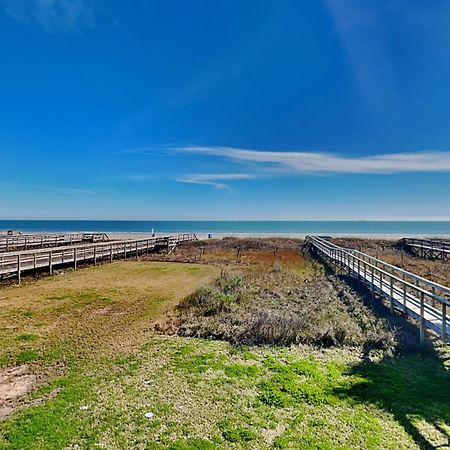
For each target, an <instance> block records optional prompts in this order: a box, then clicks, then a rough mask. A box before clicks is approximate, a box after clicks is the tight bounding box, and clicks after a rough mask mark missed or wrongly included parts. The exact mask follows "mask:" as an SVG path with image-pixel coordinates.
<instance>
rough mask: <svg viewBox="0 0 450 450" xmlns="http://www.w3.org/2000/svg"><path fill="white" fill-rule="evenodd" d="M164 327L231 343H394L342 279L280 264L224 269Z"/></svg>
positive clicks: (390, 333)
mask: <svg viewBox="0 0 450 450" xmlns="http://www.w3.org/2000/svg"><path fill="white" fill-rule="evenodd" d="M178 309H179V313H178V315H177V316H176V317H174V318H171V319H169V321H168V324H167V327H166V331H170V332H173V331H175V332H177V333H178V334H180V335H183V336H197V337H208V338H218V339H225V340H227V341H230V342H232V343H233V344H238V345H242V344H246V345H260V344H267V345H290V344H299V343H306V344H315V345H320V346H342V345H349V346H363V347H364V348H365V349H366V350H370V349H375V348H379V349H384V350H389V351H392V350H393V348H394V347H395V338H394V333H393V331H392V330H391V328H390V326H389V324H388V323H387V322H386V321H384V320H383V319H380V318H378V317H377V316H376V314H374V313H373V312H372V311H371V310H370V309H369V308H367V307H366V306H364V304H363V302H362V300H361V299H360V297H359V296H358V295H357V294H356V293H354V292H353V291H351V290H350V289H349V288H348V287H347V286H346V285H345V284H344V283H342V282H341V281H339V280H337V279H335V278H333V279H330V278H326V277H324V276H323V275H316V276H315V277H312V278H310V279H306V280H305V279H304V278H303V277H301V276H299V275H297V274H295V273H292V272H290V271H285V270H282V269H279V270H272V271H267V270H266V271H264V272H260V271H251V272H246V273H241V274H240V275H237V274H236V273H234V274H232V275H224V276H222V277H221V278H220V279H219V280H217V281H216V283H215V284H214V285H212V286H210V287H208V288H202V289H200V290H198V291H197V292H196V293H194V294H191V295H189V296H188V297H187V298H186V299H185V300H184V301H183V302H182V303H181V304H180V306H179V308H178Z"/></svg>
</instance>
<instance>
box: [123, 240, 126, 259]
mask: <svg viewBox="0 0 450 450" xmlns="http://www.w3.org/2000/svg"><path fill="white" fill-rule="evenodd" d="M123 254H124V259H125V260H126V259H127V244H126V242H124V243H123Z"/></svg>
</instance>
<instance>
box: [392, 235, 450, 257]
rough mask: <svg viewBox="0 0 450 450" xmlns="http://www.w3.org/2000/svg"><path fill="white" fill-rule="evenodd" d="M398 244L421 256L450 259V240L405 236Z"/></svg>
mask: <svg viewBox="0 0 450 450" xmlns="http://www.w3.org/2000/svg"><path fill="white" fill-rule="evenodd" d="M398 246H399V247H400V248H401V249H403V250H407V251H408V252H410V253H412V254H413V255H415V256H419V257H420V258H427V259H442V261H450V241H443V240H442V241H441V240H438V239H414V238H403V239H400V240H399V241H398Z"/></svg>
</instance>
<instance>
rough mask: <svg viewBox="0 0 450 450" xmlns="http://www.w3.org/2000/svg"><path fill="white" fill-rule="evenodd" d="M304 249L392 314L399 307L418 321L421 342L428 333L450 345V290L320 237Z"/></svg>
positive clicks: (309, 237) (310, 241)
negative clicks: (378, 300) (365, 290)
mask: <svg viewBox="0 0 450 450" xmlns="http://www.w3.org/2000/svg"><path fill="white" fill-rule="evenodd" d="M305 246H306V248H307V249H308V250H309V251H310V252H311V253H312V254H314V255H317V256H319V257H320V258H322V259H324V260H326V261H328V262H329V263H331V264H333V265H334V266H335V267H337V268H339V269H341V270H343V271H345V272H346V273H347V274H348V275H349V276H350V277H352V278H354V279H356V280H357V281H359V282H360V283H362V284H364V285H365V286H367V288H368V289H369V290H370V291H371V293H372V295H373V296H374V297H376V296H377V297H379V298H382V299H386V300H387V301H388V303H389V307H390V310H391V312H393V311H394V308H396V309H399V310H401V311H402V312H404V313H405V314H406V315H408V316H410V317H412V318H413V319H415V320H416V321H418V322H419V327H420V340H421V342H423V340H424V337H425V330H432V331H433V332H434V333H436V334H437V335H438V336H439V337H440V338H441V339H443V340H444V341H447V342H450V334H449V332H448V330H449V327H450V317H449V316H448V314H447V310H448V306H450V288H448V287H446V286H442V285H440V284H438V283H434V282H432V281H430V280H427V279H426V278H422V277H420V276H418V275H415V274H413V273H411V272H407V271H406V270H403V269H400V268H399V267H396V266H393V265H392V264H388V263H385V262H384V261H381V260H379V259H377V258H374V257H372V256H369V255H367V254H365V253H362V252H359V251H357V250H352V249H346V248H343V247H339V246H338V245H335V244H333V243H331V242H329V241H328V240H326V239H323V238H321V237H318V236H308V237H307V238H306V244H305Z"/></svg>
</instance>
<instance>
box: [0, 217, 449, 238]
mask: <svg viewBox="0 0 450 450" xmlns="http://www.w3.org/2000/svg"><path fill="white" fill-rule="evenodd" d="M152 228H153V229H154V230H155V232H156V233H175V232H195V233H212V234H213V235H214V234H218V235H227V234H230V235H232V234H247V235H258V234H262V235H270V234H273V235H295V234H299V235H304V234H325V233H326V234H354V235H364V234H368V235H430V236H431V235H450V222H413V221H411V222H381V221H339V222H331V221H289V222H285V221H172V220H170V221H158V220H155V221H110V220H0V230H19V231H21V232H32V233H36V232H68V231H104V232H106V233H149V232H151V231H152Z"/></svg>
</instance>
